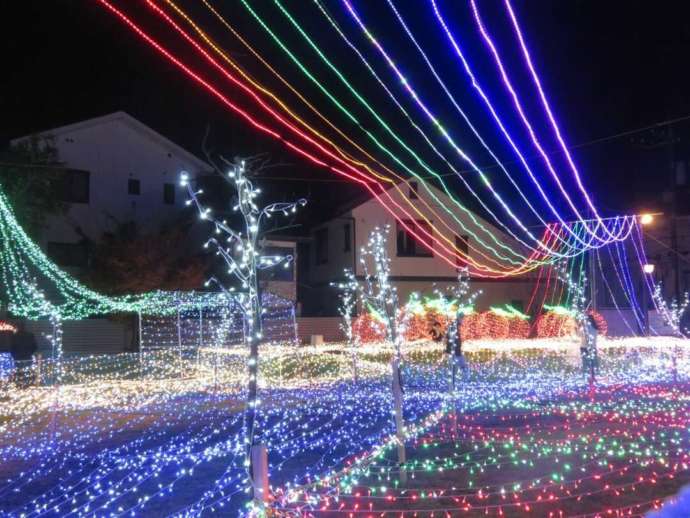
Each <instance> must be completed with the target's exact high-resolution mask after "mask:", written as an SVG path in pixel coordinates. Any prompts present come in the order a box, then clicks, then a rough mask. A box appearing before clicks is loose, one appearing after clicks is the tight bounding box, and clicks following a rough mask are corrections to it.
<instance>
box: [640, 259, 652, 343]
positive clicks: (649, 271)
mask: <svg viewBox="0 0 690 518" xmlns="http://www.w3.org/2000/svg"><path fill="white" fill-rule="evenodd" d="M642 271H643V272H644V275H645V276H646V275H652V274H653V273H654V265H653V264H644V265H642ZM647 288H648V284H647V279H646V277H645V278H643V279H642V297H643V305H642V309H643V311H644V335H645V336H649V294H648V293H647V291H648V290H647Z"/></svg>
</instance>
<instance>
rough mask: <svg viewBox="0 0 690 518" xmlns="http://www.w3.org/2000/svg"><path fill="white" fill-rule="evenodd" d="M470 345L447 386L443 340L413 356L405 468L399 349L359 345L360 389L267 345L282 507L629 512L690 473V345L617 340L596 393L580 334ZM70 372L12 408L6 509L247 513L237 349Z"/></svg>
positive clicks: (319, 358)
mask: <svg viewBox="0 0 690 518" xmlns="http://www.w3.org/2000/svg"><path fill="white" fill-rule="evenodd" d="M467 350H468V359H469V360H470V363H471V365H472V371H471V374H470V377H469V379H468V380H467V381H466V382H465V383H463V384H462V385H461V386H460V387H459V388H458V390H456V391H455V392H454V393H451V391H449V389H448V376H447V369H446V364H445V361H444V358H443V354H442V353H441V346H439V345H438V344H413V345H410V346H408V347H406V349H405V351H404V356H405V360H406V362H405V367H404V370H403V377H404V386H405V394H404V416H405V421H406V424H407V425H408V438H407V441H406V450H407V457H408V461H407V463H406V464H405V465H404V466H403V467H402V468H401V467H400V466H398V464H397V446H396V443H395V440H394V438H393V437H394V436H393V432H394V428H393V422H392V419H391V406H392V403H391V395H390V375H389V369H388V361H389V359H390V358H391V355H392V351H390V350H389V349H387V348H386V347H385V346H371V347H367V348H365V349H362V350H360V351H359V354H358V358H357V377H358V379H357V381H356V382H355V381H354V380H353V379H352V375H353V372H352V358H351V356H350V354H349V352H348V351H347V350H345V349H344V348H343V347H342V346H337V345H335V346H327V347H323V348H319V349H312V348H299V349H295V348H282V347H274V348H272V349H268V348H267V349H266V352H265V353H264V361H263V362H262V371H261V385H262V388H261V397H262V412H261V421H260V423H259V426H260V435H261V437H260V440H261V441H262V442H264V443H266V444H267V445H268V449H269V462H270V477H271V478H270V482H271V485H272V491H273V493H274V495H275V499H274V502H273V507H274V511H275V512H276V514H278V515H290V516H293V515H294V516H302V515H313V516H369V515H370V514H371V515H372V516H380V515H382V514H383V515H384V516H385V515H388V516H400V515H403V516H415V513H416V515H417V516H430V515H431V513H435V514H434V516H443V515H444V513H449V514H450V515H451V516H455V515H467V516H487V515H488V516H549V514H550V513H551V516H596V515H597V513H607V515H611V516H635V515H641V514H643V513H644V512H646V511H647V510H649V509H652V508H654V507H657V506H659V505H660V503H661V502H662V501H663V499H664V498H666V497H668V496H671V495H673V494H675V493H676V492H677V490H678V488H679V487H680V486H682V485H683V484H685V483H687V482H688V479H689V477H688V471H687V468H688V462H689V460H688V457H687V453H688V446H689V445H688V442H689V441H690V433H689V432H688V424H689V423H688V420H689V419H690V413H689V412H688V406H690V385H688V383H687V381H688V380H690V363H689V361H688V360H689V359H690V347H689V346H688V344H686V343H684V342H681V341H669V340H667V339H652V340H647V339H628V340H624V341H605V342H603V343H602V345H601V348H600V353H601V368H600V373H599V375H598V376H597V379H596V383H595V384H594V385H593V386H592V385H591V384H590V383H589V380H587V379H585V377H584V376H583V375H582V373H581V372H580V369H579V352H578V350H577V344H576V342H573V341H565V340H561V341H557V342H554V341H533V340H530V341H505V342H501V343H491V344H486V343H475V344H468V346H467ZM62 367H63V369H62V377H63V383H62V385H61V386H60V387H59V388H58V387H57V386H45V387H32V388H29V389H25V390H14V389H11V390H8V391H7V392H6V394H5V396H4V398H3V399H2V400H0V435H1V436H2V437H3V440H2V441H1V442H0V513H1V514H3V515H8V516H22V515H23V516H168V515H172V516H202V515H203V516H206V515H211V514H213V513H218V512H220V513H221V515H228V516H235V515H237V514H239V513H240V512H242V511H243V510H246V508H247V507H246V505H247V502H248V498H247V494H246V492H245V486H246V474H245V471H244V469H243V466H242V462H241V460H242V459H241V454H240V452H241V437H242V434H241V423H242V414H241V410H242V399H243V392H242V387H243V384H244V383H243V377H244V357H243V355H242V353H241V352H239V351H228V352H226V353H224V354H218V353H216V352H212V351H204V350H202V351H201V352H200V353H199V354H196V352H193V353H189V354H179V353H170V352H158V353H147V356H145V357H143V358H141V357H139V356H138V355H118V356H113V357H101V358H91V359H73V360H71V361H68V362H66V363H65V365H63V366H62ZM401 470H402V471H404V475H402V474H401ZM403 477H404V478H406V481H402V480H401V478H403ZM611 513H613V514H611Z"/></svg>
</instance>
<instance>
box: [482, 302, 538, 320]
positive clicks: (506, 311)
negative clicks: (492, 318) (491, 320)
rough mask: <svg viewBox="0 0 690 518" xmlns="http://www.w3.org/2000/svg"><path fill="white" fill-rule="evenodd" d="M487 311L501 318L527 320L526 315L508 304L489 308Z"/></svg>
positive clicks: (527, 316)
mask: <svg viewBox="0 0 690 518" xmlns="http://www.w3.org/2000/svg"><path fill="white" fill-rule="evenodd" d="M489 311H491V312H492V313H495V314H496V315H498V316H501V317H506V318H519V319H521V320H529V315H526V314H525V313H523V312H522V311H520V310H518V309H517V308H515V307H514V306H511V305H510V304H504V305H503V306H491V307H490V308H489Z"/></svg>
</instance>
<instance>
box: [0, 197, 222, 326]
mask: <svg viewBox="0 0 690 518" xmlns="http://www.w3.org/2000/svg"><path fill="white" fill-rule="evenodd" d="M0 239H2V246H1V247H0V281H1V282H2V284H3V286H4V289H5V295H6V297H7V302H8V309H9V310H10V311H12V313H14V314H15V315H16V316H18V317H24V318H29V319H40V318H44V317H45V316H46V311H45V303H44V302H42V300H43V299H42V297H36V290H39V291H41V292H42V293H47V294H50V297H49V298H50V299H51V300H50V304H51V312H50V313H51V315H52V314H54V315H57V316H58V317H59V318H60V319H61V320H82V319H85V318H88V317H90V316H92V315H105V314H110V313H135V312H138V313H141V314H144V315H170V314H173V313H175V312H177V311H178V310H180V311H186V310H198V309H200V308H210V307H217V306H219V305H223V304H227V303H228V300H227V296H226V295H225V294H223V293H216V292H209V293H206V292H186V293H174V292H165V291H152V292H147V293H142V294H136V295H122V296H117V297H111V296H107V295H103V294H101V293H98V292H96V291H94V290H92V289H90V288H88V287H87V286H85V285H84V284H82V283H80V282H79V281H78V280H76V279H75V278H74V277H72V276H71V275H70V274H68V273H67V272H65V271H64V270H62V269H61V268H60V267H59V266H57V265H56V264H55V263H54V262H52V261H51V260H50V259H49V258H48V257H47V256H46V255H45V253H44V252H43V251H42V250H41V249H40V247H39V246H38V245H37V244H36V243H34V242H33V241H32V240H31V238H29V236H28V235H27V234H26V232H24V229H23V228H22V227H21V225H20V224H19V223H18V222H17V219H16V217H15V215H14V211H13V210H12V206H11V204H10V202H9V200H8V199H7V196H6V195H5V193H4V192H2V190H1V189H0Z"/></svg>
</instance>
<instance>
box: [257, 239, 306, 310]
mask: <svg viewBox="0 0 690 518" xmlns="http://www.w3.org/2000/svg"><path fill="white" fill-rule="evenodd" d="M266 244H267V246H268V247H277V248H279V249H281V250H283V249H285V250H290V252H289V255H292V257H293V259H292V261H291V262H290V263H289V265H288V267H287V269H285V268H284V267H283V266H282V265H281V266H277V267H276V273H277V274H278V275H282V274H285V273H287V274H288V275H290V274H291V277H292V280H276V279H275V277H274V278H273V279H271V280H268V281H265V282H263V283H262V287H263V289H265V290H267V291H270V292H271V293H273V294H275V295H278V296H280V297H283V298H285V299H288V300H292V301H295V300H297V266H296V265H297V260H298V258H297V243H294V242H291V241H276V240H271V241H268V242H267V243H266ZM270 272H271V270H270V269H269V270H267V273H268V274H269V275H270Z"/></svg>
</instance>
